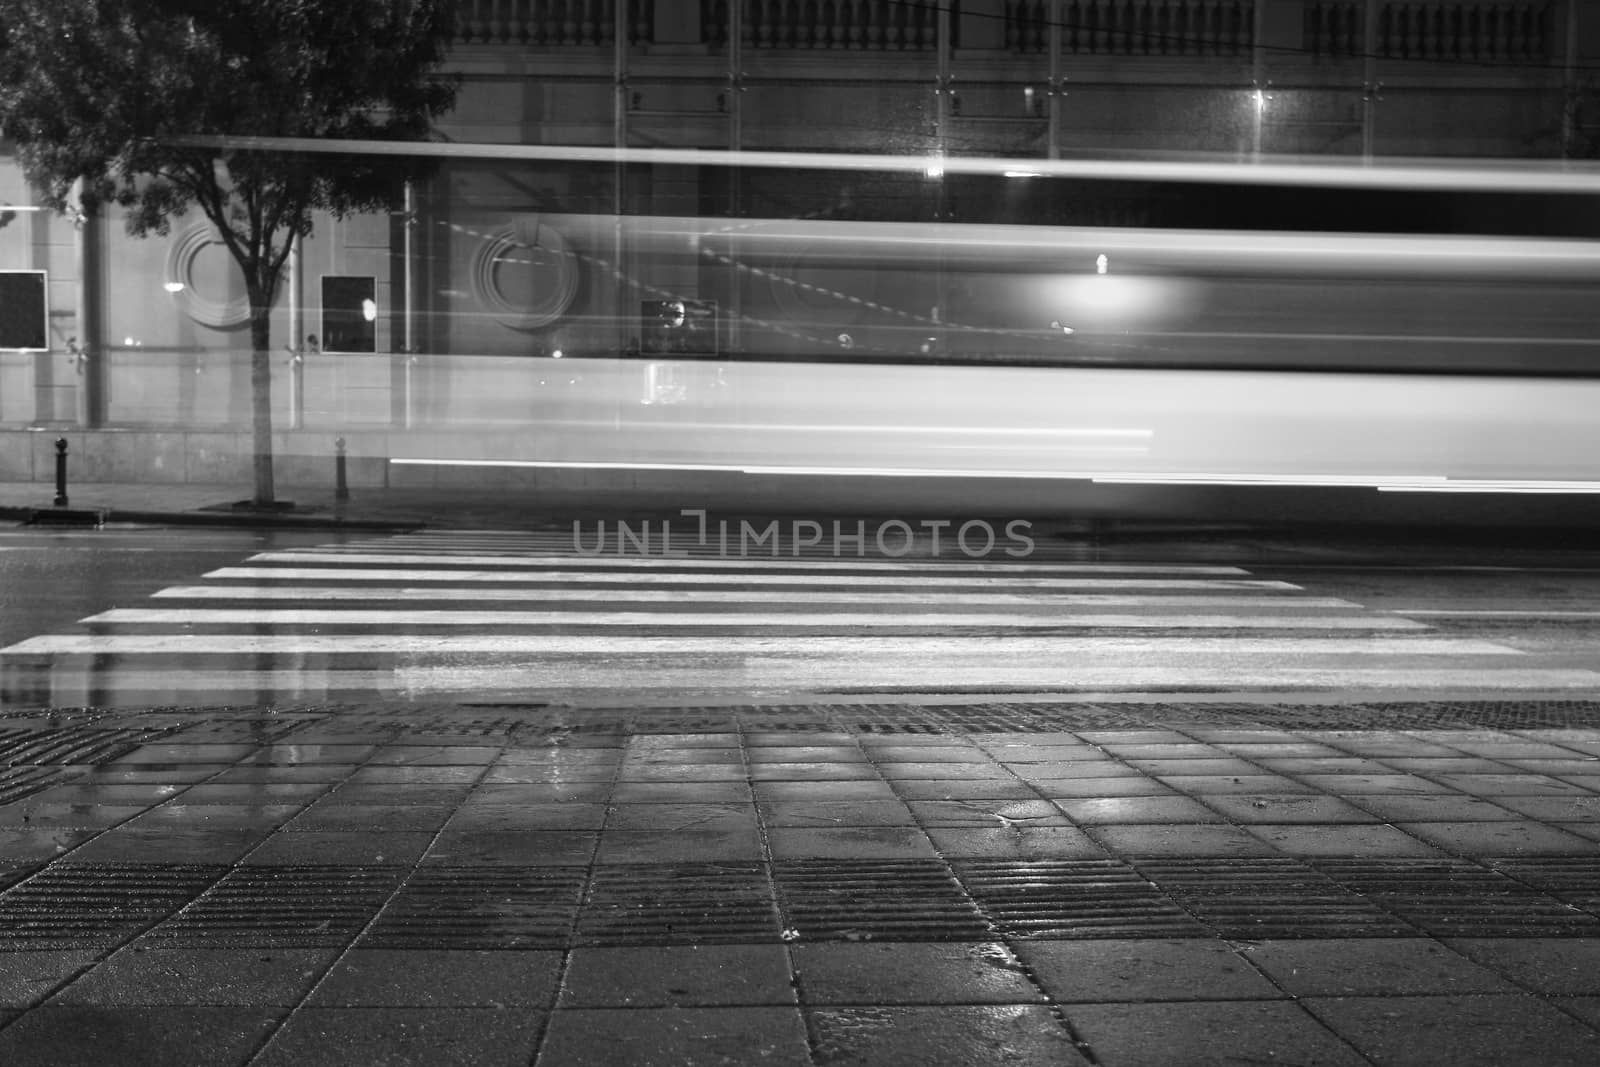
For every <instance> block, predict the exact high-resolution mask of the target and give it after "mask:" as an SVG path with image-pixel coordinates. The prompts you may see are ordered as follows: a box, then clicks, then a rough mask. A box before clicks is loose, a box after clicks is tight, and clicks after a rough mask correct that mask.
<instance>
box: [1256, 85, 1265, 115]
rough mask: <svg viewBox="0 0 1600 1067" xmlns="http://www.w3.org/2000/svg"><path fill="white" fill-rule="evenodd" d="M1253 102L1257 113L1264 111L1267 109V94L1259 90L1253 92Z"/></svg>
mask: <svg viewBox="0 0 1600 1067" xmlns="http://www.w3.org/2000/svg"><path fill="white" fill-rule="evenodd" d="M1255 101H1256V110H1257V111H1265V110H1266V109H1267V94H1266V93H1264V92H1262V91H1261V90H1260V89H1257V90H1256V91H1255Z"/></svg>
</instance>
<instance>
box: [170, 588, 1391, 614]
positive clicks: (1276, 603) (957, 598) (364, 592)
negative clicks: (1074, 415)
mask: <svg viewBox="0 0 1600 1067" xmlns="http://www.w3.org/2000/svg"><path fill="white" fill-rule="evenodd" d="M152 596H155V597H163V598H167V599H179V600H309V601H317V600H510V601H534V602H537V601H546V600H549V601H557V600H572V601H581V602H583V601H592V600H594V599H595V596H596V591H595V590H592V589H540V588H529V587H520V586H519V587H516V588H509V589H508V588H504V587H498V586H492V587H488V588H472V587H467V586H433V587H429V588H412V587H400V588H393V587H378V588H372V589H364V588H357V589H351V588H328V587H325V586H309V585H180V586H173V587H172V588H170V589H162V590H160V591H159V592H157V593H153V594H152ZM605 596H606V598H607V601H608V602H610V603H616V602H627V603H657V602H659V603H680V604H681V603H685V602H689V603H694V602H701V603H717V604H774V603H777V604H837V603H846V602H848V603H858V604H1055V605H1065V606H1077V605H1103V606H1108V607H1196V608H1201V607H1205V608H1249V609H1252V610H1261V611H1274V610H1284V609H1292V610H1301V609H1310V608H1347V609H1351V610H1364V609H1363V608H1362V606H1361V605H1360V604H1357V603H1355V602H1353V601H1349V600H1340V599H1339V598H1337V597H1313V596H1307V597H1286V596H1274V595H1268V596H1201V595H1198V594H1193V595H1178V596H1163V595H1160V594H1153V595H1144V596H1140V595H1134V594H1118V593H1049V592H1044V593H1001V592H993V593H990V592H976V593H959V592H950V593H896V592H884V591H881V590H879V589H841V590H839V591H838V592H833V593H818V592H810V591H800V590H790V589H773V590H759V589H751V590H728V589H638V590H631V591H630V590H608V591H607V592H606V593H605Z"/></svg>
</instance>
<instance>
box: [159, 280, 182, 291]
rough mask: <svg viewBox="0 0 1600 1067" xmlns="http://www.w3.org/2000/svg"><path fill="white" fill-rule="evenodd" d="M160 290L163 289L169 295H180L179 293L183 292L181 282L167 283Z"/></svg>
mask: <svg viewBox="0 0 1600 1067" xmlns="http://www.w3.org/2000/svg"><path fill="white" fill-rule="evenodd" d="M161 288H163V289H165V290H166V291H167V292H169V293H181V292H183V283H182V282H168V283H167V284H165V285H163V286H162V287H161Z"/></svg>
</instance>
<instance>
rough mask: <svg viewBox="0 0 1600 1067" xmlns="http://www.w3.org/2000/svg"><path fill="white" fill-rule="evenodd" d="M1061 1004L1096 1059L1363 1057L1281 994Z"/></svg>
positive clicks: (1336, 1061)
mask: <svg viewBox="0 0 1600 1067" xmlns="http://www.w3.org/2000/svg"><path fill="white" fill-rule="evenodd" d="M1062 1010H1063V1013H1064V1014H1065V1015H1066V1017H1067V1021H1068V1022H1070V1023H1072V1025H1073V1026H1074V1027H1075V1028H1076V1029H1077V1031H1078V1035H1079V1037H1080V1038H1081V1039H1082V1040H1084V1041H1085V1042H1087V1044H1088V1046H1089V1048H1090V1049H1091V1050H1092V1051H1093V1052H1094V1054H1095V1057H1096V1062H1097V1063H1099V1064H1101V1065H1103V1067H1239V1065H1241V1064H1266V1063H1285V1064H1287V1063H1293V1064H1297V1065H1301V1067H1358V1065H1360V1067H1366V1065H1367V1063H1368V1061H1367V1060H1365V1059H1363V1058H1362V1057H1361V1056H1359V1055H1358V1054H1356V1053H1355V1052H1353V1051H1351V1049H1350V1048H1349V1046H1347V1045H1346V1044H1345V1043H1344V1042H1342V1041H1340V1040H1339V1039H1338V1038H1337V1037H1335V1036H1334V1035H1333V1034H1330V1033H1329V1032H1328V1031H1327V1030H1326V1029H1325V1028H1324V1027H1323V1026H1322V1024H1321V1023H1319V1022H1318V1021H1317V1020H1316V1019H1314V1018H1312V1017H1311V1016H1310V1015H1308V1014H1306V1012H1305V1011H1304V1010H1303V1009H1301V1008H1300V1007H1298V1006H1297V1005H1295V1004H1291V1003H1288V1002H1285V1001H1272V1000H1251V1001H1210V1002H1203V1003H1188V1004H1177V1003H1170V1002H1168V1003H1154V1004H1067V1005H1064V1006H1063V1009H1062ZM1395 1062H1402V1061H1395Z"/></svg>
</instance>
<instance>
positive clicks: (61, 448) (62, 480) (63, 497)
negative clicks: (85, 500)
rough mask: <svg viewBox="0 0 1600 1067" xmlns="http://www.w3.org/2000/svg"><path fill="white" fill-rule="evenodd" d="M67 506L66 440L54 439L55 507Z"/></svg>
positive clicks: (63, 438)
mask: <svg viewBox="0 0 1600 1067" xmlns="http://www.w3.org/2000/svg"><path fill="white" fill-rule="evenodd" d="M66 506H67V439H66V438H65V437H58V438H56V507H58V508H64V507H66Z"/></svg>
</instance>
